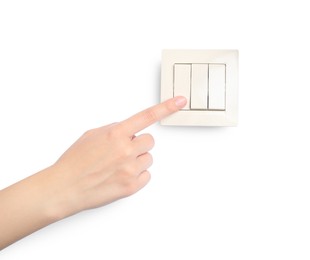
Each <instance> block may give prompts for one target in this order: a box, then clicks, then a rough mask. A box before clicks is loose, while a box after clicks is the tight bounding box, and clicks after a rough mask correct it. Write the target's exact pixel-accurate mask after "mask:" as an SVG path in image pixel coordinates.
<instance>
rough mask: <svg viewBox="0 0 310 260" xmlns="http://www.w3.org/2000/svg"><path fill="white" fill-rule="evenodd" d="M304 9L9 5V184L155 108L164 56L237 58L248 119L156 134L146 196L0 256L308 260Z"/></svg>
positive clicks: (2, 77) (4, 88)
mask: <svg viewBox="0 0 310 260" xmlns="http://www.w3.org/2000/svg"><path fill="white" fill-rule="evenodd" d="M306 3H307V1H299V0H295V1H271V0H268V1H267V0H263V1H255V2H254V1H241V0H239V1H228V0H227V1H224V0H217V1H208V0H205V1H195V0H191V1H176V0H175V1H169V0H166V1H142V0H141V1H138V0H132V1H125V0H123V1H68V0H66V1H58V0H57V1H1V2H0V120H1V122H0V125H1V128H0V188H4V187H5V186H7V185H9V184H12V183H14V182H15V181H17V180H19V179H22V178H24V177H26V176H28V175H30V174H32V173H34V172H36V171H38V170H40V169H42V168H44V167H46V166H48V165H50V164H51V163H53V162H54V161H55V160H56V159H57V158H58V156H60V155H61V154H62V152H63V151H64V150H65V149H66V148H67V147H68V146H69V145H70V144H71V143H72V142H73V141H75V139H77V138H78V137H79V136H80V134H82V133H83V132H84V131H85V130H87V129H89V128H92V127H96V126H100V125H102V124H107V123H110V122H114V121H118V120H121V119H124V118H126V117H128V116H130V115H131V114H133V113H135V112H137V111H139V110H142V109H144V108H146V107H148V106H150V105H153V104H155V103H158V102H159V87H160V86H159V85H160V61H161V50H162V49H164V48H184V49H186V48H189V49H212V48H217V49H221V48H237V49H239V51H240V95H239V97H240V103H239V104H240V106H239V108H240V117H239V119H240V120H239V122H240V123H239V126H238V127H236V128H204V127H165V126H160V125H158V124H157V125H154V126H152V127H150V128H149V129H147V131H149V132H151V133H152V134H153V135H154V137H155V139H156V142H157V143H156V147H155V148H154V150H153V156H154V165H153V166H152V168H151V172H152V176H153V178H152V181H151V183H150V184H149V185H148V186H147V187H146V188H145V189H144V190H142V191H141V192H139V193H138V194H136V195H134V196H132V197H130V198H127V199H125V200H122V201H119V202H117V203H114V204H112V205H109V206H107V207H105V208H101V209H97V210H92V211H88V212H85V213H83V214H80V215H76V216H74V217H71V218H69V219H66V220H64V221H61V222H59V223H56V224H54V225H51V226H49V227H47V228H45V229H43V230H41V231H39V232H37V233H35V234H33V235H31V236H29V237H27V238H25V239H23V240H22V241H20V242H18V243H16V244H14V245H12V246H10V247H9V248H7V249H6V250H4V251H3V252H2V253H1V255H0V258H1V259H32V260H35V259H109V260H115V259H117V260H119V259H135V260H139V259H156V260H157V259H195V260H196V259H225V260H226V259H238V260H241V259H247V260H248V259H251V260H252V259H273V260H274V259H299V260H301V259H309V257H310V251H309V243H310V236H309V234H310V221H309V218H310V211H309V204H310V188H309V186H310V177H309V173H310V171H309V169H310V167H309V146H310V138H309V132H310V131H309V130H310V126H309V112H310V109H309V101H308V100H309V88H310V80H309V78H310V77H309V75H310V74H309V66H310V65H309V61H310V51H309V46H310V40H309V37H308V36H309V26H308V25H309V23H310V16H309V12H308V10H309V9H308V8H307V7H306ZM0 229H1V227H0ZM0 232H1V230H0Z"/></svg>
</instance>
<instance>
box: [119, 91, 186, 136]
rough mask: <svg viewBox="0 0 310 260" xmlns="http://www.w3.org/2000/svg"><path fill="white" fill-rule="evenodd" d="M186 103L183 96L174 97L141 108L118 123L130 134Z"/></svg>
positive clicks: (173, 111) (175, 110)
mask: <svg viewBox="0 0 310 260" xmlns="http://www.w3.org/2000/svg"><path fill="white" fill-rule="evenodd" d="M185 104H186V98H185V97H181V96H179V97H174V98H171V99H168V100H166V101H164V102H162V103H160V104H158V105H155V106H153V107H150V108H148V109H146V110H143V111H141V112H139V113H137V114H135V115H133V116H131V117H129V118H128V119H125V120H124V121H122V122H120V123H119V125H120V126H121V128H123V129H124V131H126V132H127V133H128V134H129V135H130V136H132V135H134V134H135V133H137V132H139V131H141V130H143V129H144V128H146V127H148V126H150V125H152V124H154V123H155V122H157V121H160V120H161V119H163V118H165V117H167V116H169V115H171V114H173V113H175V112H177V111H179V110H180V109H181V108H183V107H184V106H185Z"/></svg>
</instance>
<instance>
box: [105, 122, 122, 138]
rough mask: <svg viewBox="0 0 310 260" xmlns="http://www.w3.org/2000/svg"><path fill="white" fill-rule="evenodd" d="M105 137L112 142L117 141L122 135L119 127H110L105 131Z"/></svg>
mask: <svg viewBox="0 0 310 260" xmlns="http://www.w3.org/2000/svg"><path fill="white" fill-rule="evenodd" d="M107 135H108V137H109V138H110V139H111V140H113V139H118V138H119V137H120V136H121V135H122V133H121V130H120V128H119V127H117V124H115V125H111V126H110V127H109V128H108V129H107Z"/></svg>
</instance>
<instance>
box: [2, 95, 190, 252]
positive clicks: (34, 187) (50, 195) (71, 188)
mask: <svg viewBox="0 0 310 260" xmlns="http://www.w3.org/2000/svg"><path fill="white" fill-rule="evenodd" d="M185 104H186V99H185V98H184V97H175V98H173V99H170V100H167V101H165V102H163V103H161V104H158V105H156V106H153V107H151V108H148V109H146V110H144V111H142V112H140V113H138V114H136V115H134V116H132V117H130V118H128V119H126V120H124V121H122V122H120V123H115V124H111V125H107V126H103V127H99V128H96V129H93V130H89V131H87V132H86V133H85V134H84V135H82V136H81V137H80V138H79V139H78V140H77V141H76V142H75V143H74V144H73V145H72V146H71V147H70V148H69V149H68V150H67V151H66V152H65V153H64V154H63V155H62V156H61V157H60V158H59V160H58V161H57V162H56V163H55V164H53V165H52V166H50V167H48V168H47V169H45V170H42V171H41V172H38V173H37V174H34V175H32V176H30V177H28V178H26V179H24V180H22V181H20V182H18V183H16V184H13V185H12V186H10V187H8V188H6V189H4V190H1V193H0V205H1V208H0V215H1V218H0V227H1V232H0V250H1V249H2V248H4V247H6V246H8V245H10V244H11V243H13V242H15V241H17V240H18V239H20V238H22V237H24V236H27V235H29V234H31V233H32V232H34V231H36V230H38V229H40V228H43V227H44V226H47V225H49V224H51V223H53V222H55V221H58V220H60V219H63V218H65V217H68V216H70V215H73V214H75V213H78V212H80V211H83V210H86V209H89V208H95V207H99V206H103V205H106V204H108V203H110V202H112V201H115V200H117V199H120V198H123V197H126V196H129V195H131V194H133V193H135V192H137V191H138V190H139V189H141V188H142V187H144V186H145V185H146V184H147V182H148V181H149V179H150V173H149V172H148V170H147V169H148V168H149V167H150V166H151V164H152V162H153V159H152V156H151V154H150V153H149V151H150V150H151V149H152V147H153V146H154V140H153V137H152V136H151V135H150V134H142V135H139V136H136V135H135V134H137V133H138V132H139V131H141V130H142V129H144V128H146V127H148V126H149V125H151V124H153V123H155V122H157V121H159V120H161V119H163V118H164V117H166V116H169V115H170V114H172V113H174V112H176V111H178V110H179V109H181V108H182V107H184V106H185ZM1 209H2V211H1Z"/></svg>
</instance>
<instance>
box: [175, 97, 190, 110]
mask: <svg viewBox="0 0 310 260" xmlns="http://www.w3.org/2000/svg"><path fill="white" fill-rule="evenodd" d="M174 102H175V104H176V106H177V107H178V108H183V107H184V106H185V105H186V103H187V100H186V98H185V97H182V96H180V97H176V98H175V100H174Z"/></svg>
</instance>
